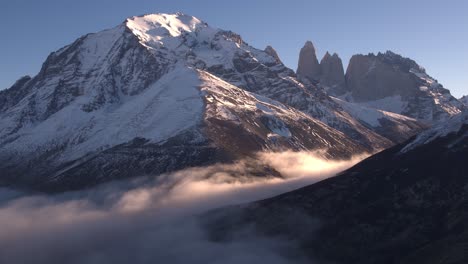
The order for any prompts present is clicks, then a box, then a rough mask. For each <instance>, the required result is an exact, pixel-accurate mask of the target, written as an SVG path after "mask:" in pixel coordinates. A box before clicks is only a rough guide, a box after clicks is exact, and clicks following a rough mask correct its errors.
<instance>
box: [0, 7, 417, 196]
mask: <svg viewBox="0 0 468 264" xmlns="http://www.w3.org/2000/svg"><path fill="white" fill-rule="evenodd" d="M0 110H1V112H0V120H1V126H0V164H1V165H0V174H1V175H2V177H1V178H0V184H1V185H4V186H16V187H26V188H28V189H37V190H50V191H63V190H68V189H77V188H83V187H87V186H91V185H94V184H96V183H99V182H104V181H108V180H113V179H120V178H124V177H130V176H137V175H145V174H151V175H157V174H160V173H162V172H167V171H173V170H177V169H181V168H184V167H188V166H198V165H207V164H212V163H215V162H221V161H223V162H229V161H233V160H236V159H239V158H245V157H253V154H254V153H256V152H258V151H279V150H285V149H290V150H319V149H320V150H326V154H325V156H326V157H328V158H346V157H350V156H351V155H353V154H357V153H363V152H368V153H371V152H374V151H377V150H381V149H384V148H387V147H389V146H391V145H392V144H394V143H395V142H399V141H401V137H407V136H410V135H413V134H414V133H416V132H418V131H421V130H422V129H424V128H425V126H424V125H422V124H421V123H419V122H418V121H416V120H415V119H410V118H407V117H404V116H400V115H396V114H388V113H386V112H382V111H380V112H375V113H372V114H371V115H372V116H371V119H372V120H370V121H368V120H366V121H368V122H369V123H370V125H369V124H368V122H362V120H358V119H355V118H354V117H353V116H352V115H351V114H350V113H349V112H348V111H347V108H346V106H344V107H343V106H341V104H340V103H339V102H337V101H336V100H334V99H332V98H331V97H329V96H327V95H326V94H325V93H324V92H323V91H322V90H320V89H318V88H317V87H316V86H315V85H314V84H313V83H311V82H307V81H306V82H302V81H300V79H298V78H297V77H296V74H295V73H294V72H293V71H292V70H290V69H288V68H287V67H285V66H284V65H283V64H282V62H281V60H280V59H279V57H278V55H277V54H276V52H275V51H274V49H273V48H272V47H267V49H265V50H259V49H255V48H253V47H251V46H249V45H248V44H247V43H245V42H244V41H243V40H242V38H241V37H240V36H239V35H238V34H236V33H234V32H231V31H225V30H221V29H217V28H213V27H210V26H208V24H207V23H205V22H203V21H201V20H199V19H197V18H195V17H192V16H189V15H185V14H181V13H177V14H150V15H144V16H138V17H132V18H129V19H127V20H125V21H124V22H123V23H122V24H120V25H118V26H117V27H115V28H112V29H108V30H104V31H101V32H98V33H94V34H88V35H85V36H83V37H80V38H79V39H77V40H76V41H75V42H73V43H72V44H70V45H68V46H65V47H63V48H61V49H59V50H58V51H55V52H53V53H51V54H50V55H49V57H48V58H47V60H46V61H45V62H44V64H43V66H42V69H41V70H40V72H39V74H38V75H36V76H34V77H29V76H25V77H22V78H21V79H19V80H18V81H17V82H16V83H15V84H14V85H13V86H12V87H11V88H9V89H6V90H4V91H1V92H0ZM379 122H384V123H385V124H387V126H388V127H389V128H390V129H389V130H385V131H383V130H379V129H374V128H373V126H372V125H373V124H374V123H379ZM391 129H393V130H395V131H398V132H399V133H398V134H397V135H396V136H395V134H394V135H390V134H389V133H388V131H391ZM400 132H401V133H400ZM261 168H262V167H261V166H260V170H261Z"/></svg>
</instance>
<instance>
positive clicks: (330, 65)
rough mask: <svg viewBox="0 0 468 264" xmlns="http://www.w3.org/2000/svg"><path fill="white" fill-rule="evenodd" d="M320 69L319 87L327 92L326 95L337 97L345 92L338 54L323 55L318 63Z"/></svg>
mask: <svg viewBox="0 0 468 264" xmlns="http://www.w3.org/2000/svg"><path fill="white" fill-rule="evenodd" d="M320 69H321V75H320V85H321V86H322V87H324V88H325V89H326V90H327V93H328V94H330V95H337V94H343V93H344V92H346V81H345V74H344V69H343V62H342V61H341V58H340V57H339V56H338V54H336V53H333V55H330V53H328V52H327V53H325V56H323V58H322V60H321V61H320Z"/></svg>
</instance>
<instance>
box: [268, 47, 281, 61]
mask: <svg viewBox="0 0 468 264" xmlns="http://www.w3.org/2000/svg"><path fill="white" fill-rule="evenodd" d="M265 52H266V53H267V54H268V55H270V56H272V57H273V58H275V60H276V62H277V63H283V62H282V61H281V59H280V57H279V56H278V53H277V52H276V50H275V49H274V48H273V47H272V46H270V45H268V46H267V47H266V48H265Z"/></svg>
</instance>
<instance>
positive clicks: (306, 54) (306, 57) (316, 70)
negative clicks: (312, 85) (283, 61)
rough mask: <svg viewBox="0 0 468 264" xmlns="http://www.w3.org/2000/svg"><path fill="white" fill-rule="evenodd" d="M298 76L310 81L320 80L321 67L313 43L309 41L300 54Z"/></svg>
mask: <svg viewBox="0 0 468 264" xmlns="http://www.w3.org/2000/svg"><path fill="white" fill-rule="evenodd" d="M297 74H298V75H300V76H302V77H306V78H308V79H310V80H318V79H319V78H320V65H319V62H318V59H317V55H316V53H315V47H314V44H313V43H312V41H310V40H308V41H306V43H305V44H304V47H302V49H301V51H300V53H299V62H298V66H297Z"/></svg>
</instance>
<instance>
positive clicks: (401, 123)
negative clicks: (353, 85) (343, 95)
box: [332, 97, 427, 142]
mask: <svg viewBox="0 0 468 264" xmlns="http://www.w3.org/2000/svg"><path fill="white" fill-rule="evenodd" d="M332 98H333V100H334V101H335V102H336V103H338V104H339V105H340V106H341V107H342V108H343V109H344V110H345V111H346V112H348V113H349V114H350V115H351V116H352V117H354V118H355V119H357V120H359V121H360V122H361V123H363V124H365V125H366V126H368V127H371V128H372V129H374V130H375V131H378V132H379V133H380V134H381V135H384V136H385V137H386V138H389V139H391V140H392V141H393V142H403V141H406V140H407V139H408V138H410V137H411V136H413V135H414V132H415V131H422V130H424V129H425V128H427V127H426V126H425V125H423V124H422V123H420V122H418V121H417V120H416V119H414V118H411V117H407V116H404V115H399V114H396V113H394V112H387V111H383V110H379V109H377V108H373V107H367V106H365V105H363V104H359V103H351V102H347V101H344V100H342V99H339V98H335V97H332Z"/></svg>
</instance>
